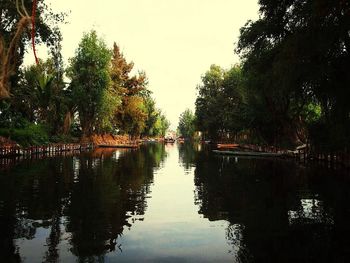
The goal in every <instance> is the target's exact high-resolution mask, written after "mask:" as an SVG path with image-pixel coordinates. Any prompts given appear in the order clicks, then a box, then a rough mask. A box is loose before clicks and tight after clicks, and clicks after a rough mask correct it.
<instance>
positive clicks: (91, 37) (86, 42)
mask: <svg viewBox="0 0 350 263" xmlns="http://www.w3.org/2000/svg"><path fill="white" fill-rule="evenodd" d="M110 60H111V52H110V50H109V49H108V48H107V46H106V44H105V43H104V41H103V40H102V39H99V38H98V37H97V33H96V32H95V31H91V32H90V33H88V34H85V35H84V36H83V38H82V40H81V42H80V44H79V47H78V49H77V50H76V53H75V57H73V58H72V59H71V60H70V68H69V69H68V76H69V77H70V78H71V85H70V89H71V91H72V97H73V99H74V102H75V103H76V105H77V109H78V113H79V120H80V125H81V128H82V132H83V135H91V134H92V133H93V132H94V131H97V130H98V128H99V126H100V125H101V118H98V117H99V111H100V109H101V108H104V103H106V91H107V90H108V88H109V85H110V75H109V65H110ZM104 125H106V124H104Z"/></svg>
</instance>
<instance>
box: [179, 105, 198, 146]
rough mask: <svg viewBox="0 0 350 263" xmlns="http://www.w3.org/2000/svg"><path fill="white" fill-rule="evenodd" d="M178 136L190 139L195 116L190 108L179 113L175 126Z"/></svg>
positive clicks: (193, 130)
mask: <svg viewBox="0 0 350 263" xmlns="http://www.w3.org/2000/svg"><path fill="white" fill-rule="evenodd" d="M177 130H178V133H179V134H180V136H182V137H185V138H189V139H192V138H193V136H194V133H195V130H196V128H195V116H194V114H193V112H192V111H191V110H190V109H186V110H185V111H184V112H183V113H181V115H180V118H179V124H178V127H177Z"/></svg>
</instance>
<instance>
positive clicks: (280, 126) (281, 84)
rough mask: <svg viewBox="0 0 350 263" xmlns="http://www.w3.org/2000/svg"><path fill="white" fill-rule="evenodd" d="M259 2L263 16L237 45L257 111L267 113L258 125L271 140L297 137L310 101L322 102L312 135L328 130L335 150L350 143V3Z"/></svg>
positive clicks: (322, 0) (326, 138) (245, 30)
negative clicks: (349, 133) (349, 99)
mask: <svg viewBox="0 0 350 263" xmlns="http://www.w3.org/2000/svg"><path fill="white" fill-rule="evenodd" d="M259 4H260V14H261V15H260V19H259V20H257V21H255V22H252V21H249V22H248V23H247V24H246V25H245V27H243V28H242V29H241V36H240V40H239V44H238V49H237V50H238V52H239V53H240V54H241V57H242V58H243V61H244V71H245V74H246V76H247V80H248V85H247V87H248V88H249V89H250V94H254V96H255V98H253V97H251V99H252V101H253V102H254V103H253V105H254V106H255V110H254V112H256V113H259V112H260V113H264V114H262V115H260V116H258V118H256V119H255V121H256V123H255V127H258V126H260V127H261V129H260V132H261V134H263V136H264V137H265V138H266V139H267V140H268V141H269V142H278V141H279V142H281V141H282V140H283V137H284V139H286V138H287V139H289V140H292V141H293V140H294V141H295V137H296V136H295V135H296V134H298V132H297V130H298V129H299V127H300V126H302V125H305V124H303V123H305V120H307V115H309V111H308V109H310V107H309V106H308V105H310V104H313V105H320V107H321V116H320V119H319V122H318V123H319V124H318V125H316V126H314V127H315V128H314V129H312V127H311V131H312V130H313V131H314V132H311V133H314V135H313V136H312V137H314V136H315V135H316V134H319V133H323V136H321V137H322V138H323V139H322V140H323V143H325V142H327V143H328V144H330V145H333V146H332V147H334V148H342V147H343V146H344V143H345V144H349V140H348V139H347V136H345V134H347V133H348V132H349V127H350V124H349V122H350V120H349V113H350V106H349V103H347V98H349V95H350V94H349V89H348V88H347V87H348V86H349V83H350V78H349V74H347V71H348V68H349V65H350V56H349V50H350V36H349V30H350V16H349V13H350V5H349V4H348V2H347V1H328V0H319V1H297V0H290V1H271V0H260V1H259ZM311 108H313V107H311ZM332 127H337V129H336V130H337V131H339V132H337V133H334V132H332V131H335V129H333V128H332ZM316 137H317V136H316ZM318 137H319V136H318ZM340 137H341V138H342V139H341V140H337V142H335V140H334V141H333V140H332V138H333V139H334V138H340ZM332 141H333V142H332ZM320 142H321V141H319V142H318V143H320Z"/></svg>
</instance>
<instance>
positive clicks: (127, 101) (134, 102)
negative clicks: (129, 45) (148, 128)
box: [110, 43, 149, 137]
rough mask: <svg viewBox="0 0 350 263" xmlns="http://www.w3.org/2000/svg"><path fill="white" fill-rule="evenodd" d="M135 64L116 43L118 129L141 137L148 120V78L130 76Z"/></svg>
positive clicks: (113, 73)
mask: <svg viewBox="0 0 350 263" xmlns="http://www.w3.org/2000/svg"><path fill="white" fill-rule="evenodd" d="M133 67H134V64H133V63H132V62H131V63H128V62H127V61H126V59H125V58H124V56H123V54H122V53H121V52H120V50H119V47H118V46H117V44H116V43H114V47H113V57H112V66H111V72H110V74H111V79H112V89H113V90H114V91H115V92H116V93H117V94H119V96H120V98H121V104H120V107H119V108H118V110H117V113H116V115H115V121H116V124H117V127H118V129H119V131H120V132H121V133H128V134H130V135H132V136H136V137H137V136H139V135H140V134H141V132H142V131H143V129H144V127H145V121H146V118H147V113H146V108H145V104H144V97H146V96H147V94H148V93H149V91H147V89H146V85H147V78H146V75H145V73H144V72H140V73H139V74H138V75H135V76H130V72H131V70H132V69H133Z"/></svg>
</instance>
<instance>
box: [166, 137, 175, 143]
mask: <svg viewBox="0 0 350 263" xmlns="http://www.w3.org/2000/svg"><path fill="white" fill-rule="evenodd" d="M164 142H165V143H174V142H175V139H174V138H164Z"/></svg>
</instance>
